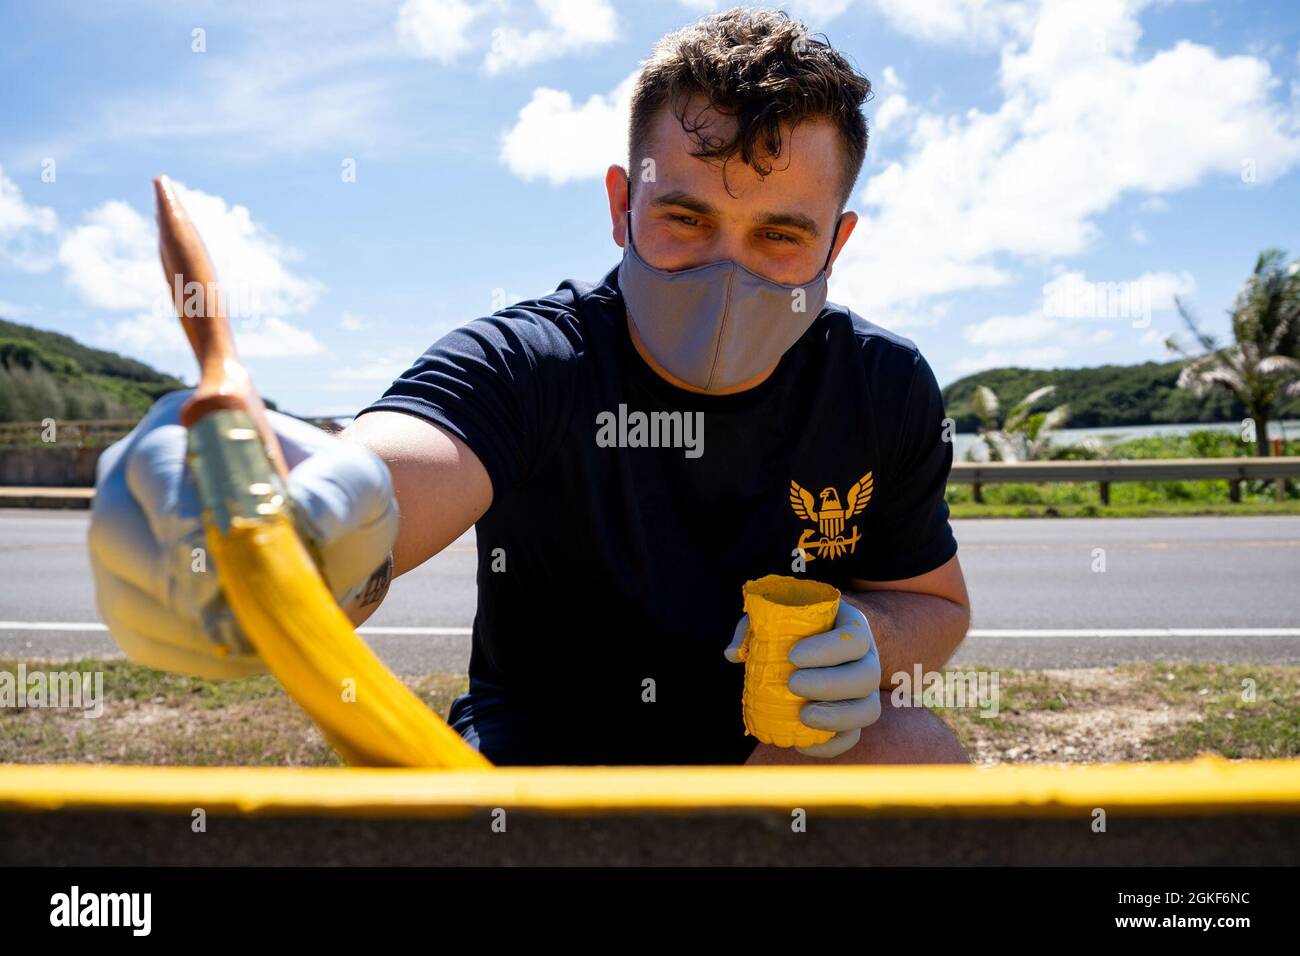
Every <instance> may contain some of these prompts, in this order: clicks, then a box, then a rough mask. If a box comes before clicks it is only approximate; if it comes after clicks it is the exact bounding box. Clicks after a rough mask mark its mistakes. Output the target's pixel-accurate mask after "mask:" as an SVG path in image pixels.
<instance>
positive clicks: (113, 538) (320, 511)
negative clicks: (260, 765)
mask: <svg viewBox="0 0 1300 956" xmlns="http://www.w3.org/2000/svg"><path fill="white" fill-rule="evenodd" d="M191 394H192V392H191V391H180V392H172V393H170V394H168V395H164V396H163V397H162V398H160V399H159V400H158V401H157V402H156V403H155V404H154V406H153V408H151V409H150V410H149V412H148V414H146V415H145V417H144V419H143V420H142V421H141V422H140V424H138V425H137V426H136V427H135V428H134V429H133V430H132V431H131V433H130V434H129V435H127V436H126V437H125V438H123V439H122V440H121V441H119V442H117V443H116V444H114V445H112V446H111V447H109V448H108V449H106V450H105V452H104V454H103V455H102V456H100V459H99V464H98V466H97V470H96V480H95V499H94V505H93V511H92V512H91V520H90V532H89V546H90V566H91V571H92V573H93V576H94V581H95V600H96V603H97V605H98V607H99V613H100V617H101V618H102V619H103V621H104V623H105V624H107V625H108V630H109V633H110V634H111V635H112V637H113V640H114V641H116V642H117V644H118V646H119V647H121V648H122V650H123V651H124V652H125V653H126V655H127V656H128V657H129V658H131V660H133V661H135V662H137V663H140V664H146V665H148V666H150V667H156V668H159V669H161V670H170V671H179V672H181V673H186V674H193V675H196V676H199V677H207V678H212V679H223V678H231V677H243V676H246V675H248V674H255V673H260V672H263V671H265V670H266V667H265V665H264V664H263V663H262V661H261V659H260V658H258V657H257V655H256V653H255V652H254V650H253V648H252V646H251V645H250V644H249V643H248V640H247V639H246V638H245V636H244V634H243V632H242V631H241V629H240V627H239V624H238V622H237V621H236V620H235V617H234V614H233V613H232V612H231V610H230V607H229V605H227V603H226V600H225V598H224V597H223V595H222V593H221V586H220V583H219V581H218V579H217V571H216V566H215V563H214V560H213V557H212V555H211V554H209V553H207V539H206V534H205V531H204V528H203V521H202V517H201V515H200V507H199V499H198V491H197V489H196V487H195V485H194V479H193V477H192V476H191V474H190V470H189V467H188V466H187V465H186V463H185V451H186V430H185V428H184V426H182V425H181V424H180V409H181V406H182V405H183V404H184V403H185V400H186V399H188V398H189V396H190V395H191ZM267 418H268V419H269V420H270V424H271V428H272V430H273V431H274V432H275V434H276V436H277V437H278V438H279V440H280V445H281V448H282V450H283V451H284V457H285V461H286V463H287V464H288V466H289V468H290V472H289V481H288V492H289V498H290V499H291V501H292V502H293V507H294V520H295V523H296V524H297V525H298V527H299V529H300V531H304V532H305V533H306V536H307V538H308V539H309V541H310V544H311V545H312V546H313V547H314V549H315V551H316V554H317V555H319V559H320V564H321V570H322V572H323V574H324V577H325V581H326V583H327V584H328V585H329V588H330V591H331V592H332V593H333V594H334V597H335V599H336V600H338V602H339V604H340V605H346V604H347V603H348V602H349V601H350V600H352V599H353V598H355V597H356V596H357V595H358V594H359V592H360V591H361V589H362V588H364V587H365V586H366V584H367V582H368V581H369V579H370V577H371V575H372V574H374V573H375V571H376V569H378V568H381V567H383V566H384V564H385V563H386V562H387V560H388V556H389V554H390V552H391V551H392V547H393V542H394V540H395V539H396V537H397V525H398V512H397V503H396V501H395V500H394V497H393V489H392V480H391V478H390V476H389V473H388V466H387V465H385V464H384V463H383V461H382V460H381V459H380V458H379V456H377V455H376V454H375V453H374V452H372V451H370V450H369V449H368V448H365V447H363V446H362V445H359V444H356V443H354V442H347V441H340V440H339V439H337V438H334V437H332V436H330V435H328V434H326V433H325V432H323V431H321V430H320V429H318V428H316V427H315V426H313V425H310V424H308V423H307V422H303V421H299V420H298V419H296V418H292V417H291V416H288V415H281V414H279V413H277V412H272V411H268V412H267ZM196 549H201V550H200V552H198V553H196Z"/></svg>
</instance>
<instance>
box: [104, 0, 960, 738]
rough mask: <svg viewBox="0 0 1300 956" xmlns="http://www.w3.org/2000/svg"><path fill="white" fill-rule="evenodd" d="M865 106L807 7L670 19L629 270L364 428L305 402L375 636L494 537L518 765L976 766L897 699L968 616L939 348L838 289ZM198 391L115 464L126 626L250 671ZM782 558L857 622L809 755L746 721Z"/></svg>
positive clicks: (636, 125) (401, 400)
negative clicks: (900, 680)
mask: <svg viewBox="0 0 1300 956" xmlns="http://www.w3.org/2000/svg"><path fill="white" fill-rule="evenodd" d="M869 91H870V84H869V83H868V82H867V80H866V79H865V78H864V77H862V76H860V75H859V74H857V73H856V72H855V71H854V70H853V69H852V68H851V67H850V66H849V64H848V63H847V62H846V61H845V60H844V59H843V57H841V56H840V55H839V54H837V53H836V52H834V51H833V50H831V49H830V48H829V46H827V45H826V44H823V43H820V42H817V41H814V40H812V39H811V38H810V37H808V36H807V34H806V31H805V30H804V28H803V27H802V25H801V24H799V23H797V22H792V21H791V20H789V19H788V18H787V17H785V16H784V14H776V13H767V12H760V11H750V10H744V9H736V10H731V11H728V12H726V13H722V14H718V15H716V16H712V17H708V18H706V19H704V20H702V21H700V22H698V23H696V24H694V25H692V26H690V27H687V28H685V29H683V30H681V31H678V32H676V33H673V34H670V35H669V36H667V37H665V38H664V39H663V40H662V41H660V43H659V44H658V46H657V47H656V50H655V52H654V54H653V55H652V57H651V58H650V59H649V60H648V61H647V62H646V63H645V65H644V68H643V71H642V74H641V77H640V80H639V82H638V85H637V88H636V91H635V93H634V96H633V100H632V112H631V123H630V137H629V157H630V162H629V166H628V168H627V169H624V168H622V167H621V166H611V167H610V169H609V170H608V172H607V174H606V177H605V187H606V192H607V195H608V200H609V206H610V215H611V221H612V224H613V238H614V241H615V242H616V243H617V244H618V245H619V246H620V247H622V248H623V258H622V261H621V263H620V264H619V266H618V267H616V268H614V269H611V270H610V271H609V273H608V274H607V275H606V276H605V277H604V279H603V280H601V281H600V282H599V283H597V284H590V283H580V282H574V281H566V282H564V283H562V284H561V285H560V286H559V287H558V288H557V290H556V291H555V292H554V293H552V294H551V295H548V296H545V297H542V298H539V299H534V300H530V301H527V302H521V303H518V304H516V305H514V306H512V307H510V308H507V309H504V310H502V311H500V312H498V313H496V314H495V315H492V316H488V317H484V318H479V319H475V320H473V321H471V322H469V323H467V324H465V325H463V326H461V327H459V328H457V329H455V330H453V331H452V332H450V333H448V334H447V335H445V336H443V337H442V338H441V339H439V340H438V341H437V342H436V343H434V345H433V346H432V347H431V348H430V349H429V350H428V351H427V352H426V353H425V354H424V355H423V356H421V357H420V358H419V359H418V360H417V361H416V362H415V364H414V365H413V366H412V367H411V368H410V369H409V370H408V371H407V372H405V373H404V374H403V375H402V376H401V377H400V378H399V379H398V380H397V381H396V382H394V383H393V385H392V386H391V387H390V388H389V389H388V390H387V391H386V392H385V394H384V396H383V397H382V398H380V399H379V400H378V401H376V402H375V403H374V404H373V405H371V406H370V407H369V408H367V409H364V410H363V412H362V414H360V415H359V416H358V417H357V419H356V420H355V421H354V422H353V424H352V425H351V426H349V427H348V428H347V429H346V431H345V432H344V433H343V438H344V439H346V441H344V442H338V441H333V440H324V439H322V438H320V437H319V436H314V435H312V434H310V433H309V432H310V430H308V429H304V428H302V427H300V426H298V425H295V424H292V423H290V422H289V421H288V420H286V419H284V417H283V416H275V423H276V428H277V430H278V431H279V432H280V434H281V436H282V440H283V441H284V444H285V449H286V457H287V458H288V459H289V461H290V464H291V465H293V466H294V468H293V472H292V474H291V480H290V485H289V491H290V496H291V498H292V499H293V501H294V503H295V506H296V508H297V510H298V515H299V519H300V523H301V525H302V526H303V527H304V528H306V529H307V531H308V534H309V537H311V538H312V539H313V540H314V541H315V543H316V545H317V548H318V550H319V552H320V553H321V555H322V568H323V571H324V574H325V577H326V580H327V581H328V582H329V583H330V585H331V587H332V588H333V590H334V593H335V595H336V596H337V597H338V599H339V601H340V603H341V604H342V605H343V606H344V608H345V609H347V610H348V612H349V614H350V616H351V617H352V619H353V621H354V622H357V623H359V622H361V621H363V620H365V619H366V618H367V617H368V616H369V615H370V614H371V613H372V612H373V611H374V609H375V607H376V606H377V604H378V602H379V600H380V599H382V596H383V593H384V591H385V590H386V588H387V585H388V581H389V580H390V577H391V575H393V574H402V573H403V572H405V571H408V570H410V569H412V568H415V567H417V566H418V565H420V564H422V563H423V562H424V561H426V560H427V559H428V558H430V557H431V556H433V555H435V554H437V553H438V552H440V551H441V550H442V549H443V548H445V547H447V546H448V545H449V544H450V543H451V542H453V541H454V540H456V539H457V538H458V537H459V536H460V535H461V534H463V533H464V532H465V531H466V530H467V529H468V528H469V527H470V526H471V525H472V526H474V527H475V528H476V538H477V544H478V611H477V614H476V616H475V620H474V632H473V641H472V651H471V658H470V664H469V672H470V687H469V690H468V692H467V693H466V694H464V695H462V696H461V697H459V698H458V699H457V700H456V701H455V702H454V703H453V705H452V708H451V712H450V715H449V719H450V722H451V723H452V726H453V727H455V728H456V730H457V731H459V732H460V733H461V734H462V735H463V736H464V737H465V739H466V740H467V741H469V742H470V743H472V744H473V745H474V746H476V747H478V748H479V749H480V750H481V751H482V752H483V753H484V754H485V755H486V756H487V757H488V758H489V759H491V760H492V761H493V762H494V763H498V764H527V763H532V764H546V763H561V764H577V763H601V764H614V763H632V764H643V763H672V764H687V763H708V764H725V763H755V764H757V763H776V762H787V763H799V762H825V761H839V762H856V763H864V762H879V763H891V762H893V763H899V762H965V761H966V760H967V759H968V758H967V757H966V755H965V752H964V751H963V749H962V748H961V746H960V744H959V743H958V742H957V740H956V738H955V736H954V735H953V734H952V733H951V731H949V730H948V728H947V727H946V726H945V725H944V724H943V723H942V722H941V721H940V720H939V719H938V718H937V717H936V716H935V715H933V714H931V713H929V712H928V711H926V710H925V709H923V708H919V707H910V706H896V705H895V704H894V703H893V702H892V701H891V700H890V695H889V688H890V686H891V685H892V681H891V680H890V675H893V674H895V673H896V672H899V671H906V672H909V673H910V672H911V671H912V668H913V666H914V665H916V664H920V665H921V666H922V668H923V669H924V670H926V671H930V670H935V669H938V668H939V667H941V666H942V665H943V664H944V662H946V661H947V660H948V658H949V657H950V656H951V655H952V653H953V651H954V650H955V649H956V647H957V646H958V644H959V643H960V642H961V640H962V638H963V636H964V635H965V632H966V628H967V625H968V622H969V601H968V598H967V594H966V589H965V584H964V581H963V577H962V573H961V569H960V565H959V563H958V560H957V557H956V542H955V540H954V539H953V536H952V532H951V529H950V527H949V524H948V510H947V506H946V504H945V503H944V500H943V493H944V488H945V484H946V479H947V475H948V471H949V468H950V466H951V461H952V450H951V445H950V443H949V442H948V441H947V440H946V437H947V436H946V435H945V431H944V427H943V425H944V411H943V402H942V398H941V396H940V393H939V389H938V386H937V384H936V382H935V379H934V375H933V373H932V372H931V370H930V368H929V366H928V365H927V363H926V362H925V361H924V359H923V358H922V357H921V356H920V354H919V352H918V351H917V349H916V347H915V346H914V345H913V344H912V343H911V342H908V341H907V340H905V339H901V338H899V337H897V336H894V335H892V334H890V333H888V332H886V331H884V330H883V329H881V328H879V327H877V326H875V325H872V324H871V323H869V322H867V321H865V320H863V319H862V318H861V317H859V316H857V315H856V314H854V313H852V312H850V311H849V310H848V309H845V308H844V307H842V306H838V305H834V304H830V303H826V301H825V296H826V285H825V280H826V278H827V277H828V276H829V275H830V271H831V268H832V267H833V264H834V262H835V260H836V258H837V257H838V255H839V253H840V251H841V250H842V249H843V247H844V244H845V243H846V242H847V241H848V240H849V237H850V236H851V235H852V234H853V231H854V227H855V225H856V223H857V216H856V215H855V214H854V213H853V212H846V211H845V205H846V203H847V201H848V198H849V196H850V195H851V192H852V188H853V185H854V183H855V181H856V179H857V176H858V173H859V171H860V169H861V165H862V161H863V156H864V154H865V151H866V144H867V131H866V125H865V121H864V119H863V117H862V114H861V109H860V108H861V105H862V103H863V102H864V101H865V99H866V96H867V95H868V93H869ZM881 239H882V241H888V237H881ZM181 397H183V396H177V397H169V399H170V403H169V404H168V402H169V400H168V399H165V400H164V401H163V402H160V403H159V406H160V407H159V408H158V409H155V411H154V412H151V415H150V417H149V418H147V419H146V421H145V422H143V423H142V424H141V426H140V428H139V429H137V433H133V435H132V436H128V438H127V439H125V440H124V442H123V443H122V447H121V448H115V449H113V450H111V451H110V453H108V454H106V455H105V458H104V461H103V462H102V463H101V473H100V480H99V482H98V484H99V486H100V492H99V495H98V496H97V501H96V505H95V511H96V514H95V519H94V523H93V525H92V531H91V550H92V556H93V561H94V566H95V573H96V582H97V593H98V594H99V601H100V608H101V612H102V613H103V614H104V618H105V620H106V621H107V622H108V623H109V626H110V630H111V631H112V632H113V634H114V637H115V638H116V639H117V640H118V642H119V643H120V644H121V645H122V646H123V647H124V648H125V649H126V650H127V651H128V653H129V654H131V655H132V656H133V657H134V658H136V659H138V660H142V661H146V662H151V663H155V664H156V665H157V666H166V667H172V668H175V669H183V670H189V671H191V672H194V673H202V674H206V675H209V676H234V675H236V674H239V673H248V672H253V671H255V670H257V669H259V667H260V662H258V661H257V660H256V657H255V655H253V654H252V651H251V649H250V648H249V647H248V645H247V643H246V642H245V641H244V640H243V639H242V635H241V634H240V633H239V631H238V625H237V624H235V623H234V621H233V619H232V618H231V616H230V614H229V611H228V609H227V608H226V607H225V605H224V602H223V601H222V600H221V598H220V595H219V593H216V591H215V590H214V589H215V584H213V583H212V578H213V575H211V574H205V575H195V574H189V575H188V576H187V575H186V573H185V570H184V568H183V565H184V562H185V560H186V559H187V557H188V555H189V554H190V550H191V549H190V548H189V546H190V545H192V544H194V543H195V542H196V541H199V540H200V535H201V530H200V529H199V526H198V523H197V512H196V508H195V506H194V502H193V491H192V488H191V486H190V484H189V481H188V477H187V476H186V475H185V474H184V467H183V464H182V457H183V436H181V435H180V434H179V426H177V425H175V424H174V422H175V408H176V407H177V406H178V405H179V398H181ZM376 456H378V458H379V459H382V460H383V461H384V462H386V463H387V469H386V470H385V469H384V468H383V467H382V466H380V465H379V464H378V462H377V459H376ZM390 480H391V491H390V488H389V481H390ZM394 496H395V500H396V505H397V507H396V508H394V507H393V500H394ZM399 512H400V520H399V519H398V518H397V515H398V513H399ZM390 544H391V554H389V551H388V548H389V545H390ZM386 555H387V556H388V557H387V560H385V556H386ZM380 564H382V567H381V568H380V570H379V571H378V572H375V573H374V574H370V573H369V572H370V571H371V570H372V569H373V568H374V567H375V566H376V565H380ZM769 573H780V574H792V575H795V576H805V577H809V578H813V579H816V580H821V581H825V582H827V583H831V584H834V585H835V586H836V587H838V588H840V590H841V591H842V592H843V593H844V600H843V601H842V602H841V603H842V607H841V612H840V616H839V618H838V620H837V621H836V625H835V628H834V629H833V630H832V631H830V632H827V633H826V634H823V635H817V636H814V637H811V638H807V639H805V640H803V641H801V642H800V643H799V644H798V645H797V646H796V648H795V649H794V651H792V652H791V661H792V663H794V664H795V665H796V670H795V672H794V674H793V676H792V677H791V679H790V681H789V689H790V690H791V691H792V692H793V693H794V694H796V695H797V696H799V697H802V698H806V699H807V700H808V703H806V704H804V705H802V709H801V711H800V717H801V720H802V721H803V722H804V723H805V724H807V725H808V726H810V727H813V728H816V729H821V730H826V731H832V732H833V733H834V736H833V737H831V739H830V740H829V741H827V742H826V743H823V744H818V745H815V746H810V747H806V748H801V749H798V750H794V749H784V748H779V747H775V746H771V745H767V744H758V743H757V741H756V740H755V739H754V738H753V737H751V736H748V735H746V733H745V728H744V725H743V721H742V717H741V685H742V681H743V667H742V666H741V665H740V664H739V663H736V661H737V649H738V647H739V645H740V643H741V641H742V640H743V638H744V635H745V630H746V627H747V621H746V619H745V618H744V617H742V593H741V588H742V585H743V584H744V583H745V582H746V581H747V580H750V579H753V578H757V577H760V576H762V575H765V574H769ZM213 648H217V649H219V651H220V653H221V654H222V655H223V656H222V657H221V659H220V661H219V662H217V663H214V661H216V660H217V658H216V654H214V653H213ZM882 687H883V688H885V692H884V693H881V688H882ZM908 703H910V701H909V702H908Z"/></svg>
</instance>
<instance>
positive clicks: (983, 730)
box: [932, 664, 1300, 764]
mask: <svg viewBox="0 0 1300 956" xmlns="http://www.w3.org/2000/svg"><path fill="white" fill-rule="evenodd" d="M966 669H967V670H975V671H987V672H989V673H990V674H992V673H993V670H992V669H990V668H983V667H978V666H971V667H968V668H966ZM997 674H998V692H999V693H998V702H999V707H998V714H997V716H995V717H987V718H986V717H981V716H980V712H979V710H977V709H974V708H963V709H957V708H932V709H934V711H935V713H937V714H939V715H940V716H941V717H942V718H943V719H944V721H945V723H947V724H948V726H950V727H951V728H952V729H953V731H954V732H955V733H956V734H957V736H958V737H959V738H960V739H961V741H962V744H963V745H964V746H965V747H966V749H967V750H968V751H969V752H970V753H971V756H972V759H974V760H975V762H976V763H980V764H1004V763H1024V762H1031V763H1037V762H1065V763H1097V762H1101V763H1105V762H1113V761H1119V760H1124V761H1147V760H1186V759H1191V758H1193V757H1197V756H1200V755H1202V754H1214V755H1217V756H1221V757H1226V758H1231V759H1246V758H1250V759H1277V758H1288V757H1300V667H1294V666H1282V665H1256V664H1233V665H1219V664H1177V665H1169V664H1130V665H1124V666H1121V667H1111V668H1088V669H1080V670H1048V671H1015V670H998V671H997ZM1246 682H1249V683H1246ZM1246 687H1253V688H1254V699H1253V700H1248V699H1246V698H1245V697H1244V696H1243V695H1244V690H1245V688H1246Z"/></svg>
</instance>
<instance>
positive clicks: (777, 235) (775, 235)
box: [763, 229, 799, 245]
mask: <svg viewBox="0 0 1300 956" xmlns="http://www.w3.org/2000/svg"><path fill="white" fill-rule="evenodd" d="M763 235H764V237H765V238H767V239H771V240H772V241H773V242H793V243H795V244H796V245H798V243H799V240H798V239H796V238H795V237H794V236H787V235H786V234H785V233H784V232H773V231H772V230H770V229H769V230H768V231H767V232H765V233H764V234H763Z"/></svg>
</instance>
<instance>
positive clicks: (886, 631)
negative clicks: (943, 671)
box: [844, 555, 970, 689]
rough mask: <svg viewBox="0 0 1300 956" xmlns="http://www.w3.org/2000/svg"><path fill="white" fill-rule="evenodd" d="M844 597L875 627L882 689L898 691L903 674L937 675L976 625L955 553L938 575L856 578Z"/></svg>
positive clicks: (935, 572) (872, 630) (850, 580)
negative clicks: (919, 671)
mask: <svg viewBox="0 0 1300 956" xmlns="http://www.w3.org/2000/svg"><path fill="white" fill-rule="evenodd" d="M849 583H850V585H851V586H852V588H853V593H849V594H845V595H844V599H845V600H847V601H849V602H850V603H851V604H853V605H854V606H856V607H858V608H860V609H861V610H862V612H863V613H864V614H866V616H867V621H868V622H870V624H871V632H872V634H873V635H874V636H875V639H876V649H877V651H878V652H879V654H880V686H881V687H883V688H886V689H888V688H892V687H893V686H894V680H893V675H894V674H895V673H897V672H898V671H906V672H907V673H909V674H910V673H911V671H912V668H913V666H914V665H916V664H920V665H921V669H922V671H937V670H938V669H939V668H940V667H942V666H943V665H944V664H946V663H947V662H948V659H949V658H950V657H952V655H953V653H954V652H955V651H956V650H957V646H958V645H959V644H961V642H962V639H963V638H964V637H965V636H966V630H967V628H968V627H970V597H969V595H968V594H967V593H966V579H965V577H964V576H963V575H962V572H961V564H960V563H959V562H958V561H957V556H956V555H953V556H952V558H950V559H949V560H948V561H947V562H946V563H945V564H942V565H940V566H939V567H937V568H935V569H934V570H933V571H928V572H926V573H925V574H922V575H919V576H917V577H914V578H905V579H903V580H901V581H863V580H860V579H858V578H850V579H849Z"/></svg>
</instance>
